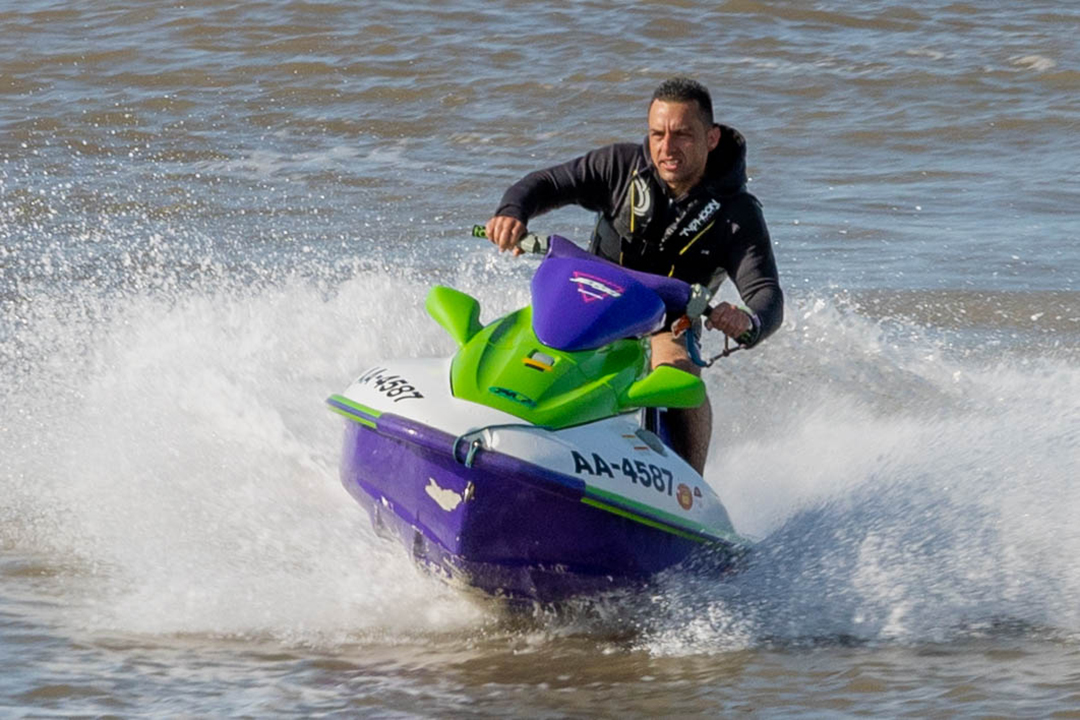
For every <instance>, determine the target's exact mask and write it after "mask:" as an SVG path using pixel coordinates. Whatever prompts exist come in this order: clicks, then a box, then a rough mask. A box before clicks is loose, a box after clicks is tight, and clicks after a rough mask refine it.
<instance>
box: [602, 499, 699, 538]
mask: <svg viewBox="0 0 1080 720" xmlns="http://www.w3.org/2000/svg"><path fill="white" fill-rule="evenodd" d="M581 502H583V503H585V504H586V505H590V506H592V507H595V508H599V509H601V510H606V511H607V512H609V513H614V514H616V515H618V516H619V517H624V518H626V519H627V520H633V521H634V522H636V523H641V524H642V525H648V526H649V527H651V528H656V529H657V530H663V531H664V532H666V533H671V534H672V535H678V536H679V537H681V538H686V539H687V540H693V541H694V542H699V543H702V544H704V543H709V542H712V538H707V537H702V536H701V535H692V534H690V533H688V532H685V531H683V530H679V529H678V528H674V527H672V526H671V525H665V524H663V523H659V522H656V521H655V520H650V519H649V518H646V517H642V516H640V515H635V514H634V513H632V512H630V511H628V510H623V509H622V508H617V507H614V506H612V505H608V504H607V503H602V502H600V501H599V500H593V499H592V498H589V497H584V498H581Z"/></svg>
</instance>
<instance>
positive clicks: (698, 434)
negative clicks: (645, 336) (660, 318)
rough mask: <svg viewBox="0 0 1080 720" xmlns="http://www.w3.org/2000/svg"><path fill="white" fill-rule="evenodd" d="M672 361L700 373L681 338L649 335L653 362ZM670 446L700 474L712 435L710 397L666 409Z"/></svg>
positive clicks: (656, 363)
mask: <svg viewBox="0 0 1080 720" xmlns="http://www.w3.org/2000/svg"><path fill="white" fill-rule="evenodd" d="M658 365H671V366H673V367H676V368H678V369H680V370H685V371H686V372H688V373H691V374H693V375H696V376H698V377H701V368H699V367H698V366H697V365H695V364H694V363H693V362H692V361H691V360H690V355H689V354H688V353H687V352H686V341H685V339H684V338H679V339H675V338H674V337H672V336H671V333H669V332H664V333H657V334H656V335H653V336H652V366H653V367H654V368H655V367H656V366H658ZM667 419H668V428H669V429H670V431H671V445H672V449H673V450H674V451H675V452H677V453H679V455H680V456H682V458H683V459H684V460H686V462H688V463H690V466H691V467H693V468H694V469H695V470H697V472H698V474H699V475H704V474H705V460H706V458H708V456H709V440H710V439H711V438H712V405H711V404H710V403H709V398H708V397H706V398H705V402H703V403H702V404H700V405H698V406H697V407H695V408H679V409H676V408H672V409H670V410H668V411H667Z"/></svg>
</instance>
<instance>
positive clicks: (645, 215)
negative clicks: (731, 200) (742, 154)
mask: <svg viewBox="0 0 1080 720" xmlns="http://www.w3.org/2000/svg"><path fill="white" fill-rule="evenodd" d="M729 197H730V196H729ZM724 204H725V198H723V197H722V196H720V195H719V194H717V193H714V192H711V188H710V187H709V185H708V184H707V183H706V184H703V185H699V186H698V187H696V188H694V189H693V190H691V191H690V194H689V196H688V197H687V198H686V199H685V200H682V201H681V202H678V203H673V202H672V201H671V200H670V199H669V195H668V193H667V191H666V187H664V186H663V185H661V181H660V180H658V179H657V178H656V176H655V174H654V173H653V172H652V171H651V170H650V169H649V168H648V167H647V166H645V167H639V168H637V169H635V170H634V172H633V176H632V178H631V181H630V183H629V184H628V186H627V191H626V193H625V194H624V196H623V198H622V200H621V201H620V202H619V204H618V205H617V207H616V208H615V211H614V213H612V215H611V216H610V217H609V216H608V215H607V214H606V213H601V214H600V217H599V219H598V220H597V223H596V228H595V229H594V231H593V237H592V241H591V243H590V244H589V250H590V251H591V252H593V253H595V254H597V255H600V256H601V257H605V258H607V259H608V260H611V261H613V262H617V263H619V264H620V265H623V266H625V267H628V268H631V269H634V270H644V271H645V272H651V273H655V274H657V275H667V276H669V277H676V278H679V279H680V280H683V281H685V282H688V283H700V284H702V285H706V286H709V287H711V288H712V289H713V290H715V289H716V287H718V286H719V285H720V283H721V282H722V281H723V279H724V270H723V268H720V267H719V265H718V261H719V256H720V253H718V252H715V249H716V246H717V243H719V242H722V241H723V238H724V237H725V236H726V235H727V234H728V233H730V228H729V225H730V221H729V218H728V217H727V213H725V212H724Z"/></svg>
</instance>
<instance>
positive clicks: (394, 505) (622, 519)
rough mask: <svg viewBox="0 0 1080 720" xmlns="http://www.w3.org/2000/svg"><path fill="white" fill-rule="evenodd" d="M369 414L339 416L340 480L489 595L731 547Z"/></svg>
mask: <svg viewBox="0 0 1080 720" xmlns="http://www.w3.org/2000/svg"><path fill="white" fill-rule="evenodd" d="M371 420H372V421H373V422H371V423H367V424H364V425H362V424H360V423H358V422H349V423H347V429H346V433H345V448H344V452H343V455H342V463H341V480H342V484H343V485H344V486H345V488H346V489H347V490H348V491H349V493H350V494H351V495H352V496H353V497H354V498H356V500H357V501H359V502H360V504H361V505H363V506H364V507H365V508H366V509H367V510H368V512H369V514H370V515H371V518H372V522H373V523H374V525H375V527H376V529H377V530H380V531H383V532H385V531H390V532H391V533H393V534H394V535H396V536H397V537H398V538H399V539H400V540H401V541H402V542H403V543H404V544H405V546H406V547H407V548H409V549H410V550H411V552H412V554H413V556H414V558H415V559H416V560H417V561H419V562H422V563H424V564H426V565H428V566H431V567H433V568H434V569H436V570H437V571H441V572H444V573H446V574H448V575H450V576H451V577H453V578H455V579H456V580H459V581H463V582H464V583H466V584H468V585H471V586H474V587H476V588H479V589H481V590H483V591H485V592H487V593H490V594H493V595H498V596H506V597H511V598H521V599H530V600H539V601H541V602H549V601H557V600H561V599H565V598H567V597H570V596H573V595H580V594H592V593H596V592H599V591H602V590H608V589H612V588H616V587H620V586H626V585H633V584H637V583H641V582H643V581H644V580H646V579H647V578H648V577H649V576H651V575H653V574H655V573H657V572H659V571H661V570H663V569H665V568H668V567H671V566H672V565H674V564H676V563H678V562H681V561H682V560H684V559H685V558H687V557H688V556H689V555H690V554H691V553H693V552H695V551H697V550H698V549H700V548H702V546H703V543H705V544H708V545H710V546H712V547H716V545H717V544H720V545H724V546H727V547H731V548H732V557H734V555H735V552H736V550H735V549H734V547H733V546H730V545H729V544H728V543H726V542H724V541H722V540H719V539H717V538H705V537H700V538H695V537H691V536H689V535H688V534H686V533H680V532H673V531H671V530H670V529H664V528H663V527H662V524H660V523H657V522H655V521H653V520H651V519H650V518H648V517H646V516H642V515H641V514H640V509H638V512H637V514H635V513H634V512H627V511H624V510H623V509H621V508H618V507H616V506H613V505H612V504H610V503H611V499H610V498H606V499H605V500H604V501H603V502H600V501H598V500H596V499H595V498H594V497H590V490H589V488H587V486H586V485H585V483H584V482H582V481H581V480H578V479H576V478H573V477H570V476H567V475H562V474H559V473H555V472H552V471H550V470H546V469H544V468H541V467H538V466H536V465H531V464H529V463H526V462H523V461H521V460H518V459H516V458H512V457H510V456H507V455H504V454H501V453H498V452H494V451H488V450H483V449H481V450H479V451H478V452H476V454H475V455H474V457H473V458H472V462H471V466H466V454H467V451H468V447H467V445H466V443H464V442H462V443H456V439H455V438H454V437H453V436H451V435H448V434H446V433H443V432H441V431H438V430H434V429H432V428H430V427H427V426H425V425H421V424H419V423H415V422H412V421H410V420H407V419H405V418H401V417H398V416H394V415H390V414H383V415H381V416H380V417H378V419H377V420H376V419H375V418H371ZM376 423H377V429H373V428H372V427H368V425H374V424H376ZM456 445H457V446H456ZM436 498H439V499H441V501H442V502H441V503H440V502H437V501H436ZM598 505H602V506H603V507H598ZM635 518H636V519H635Z"/></svg>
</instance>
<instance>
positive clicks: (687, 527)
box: [582, 486, 744, 543]
mask: <svg viewBox="0 0 1080 720" xmlns="http://www.w3.org/2000/svg"><path fill="white" fill-rule="evenodd" d="M582 502H584V503H587V504H589V505H593V506H594V507H600V508H603V509H605V510H608V511H610V512H614V513H615V514H617V515H621V516H623V517H625V518H628V519H630V520H634V521H635V522H639V523H643V524H645V525H648V526H650V527H655V528H657V529H659V530H665V531H667V532H669V533H672V534H674V535H679V536H681V537H686V538H689V539H691V540H697V541H698V542H703V543H705V542H712V541H713V539H714V538H717V539H721V540H726V541H728V542H733V543H742V542H744V541H743V540H742V539H741V538H738V537H733V536H732V535H731V533H727V532H722V531H719V530H715V529H713V528H710V527H708V526H705V525H702V524H701V523H696V522H694V521H693V520H687V519H685V518H681V517H679V516H678V515H673V514H671V513H669V512H665V511H663V510H661V509H659V508H655V507H652V506H650V505H645V504H643V503H639V502H636V501H634V500H631V499H630V498H627V497H623V496H622V495H617V494H615V493H612V492H608V491H607V490H601V489H600V488H595V487H592V486H588V487H586V490H585V497H584V498H582ZM612 503H614V505H612ZM618 506H622V507H618ZM627 506H629V508H630V509H626V507H627ZM633 510H637V511H638V512H641V513H644V514H645V515H653V516H655V517H657V518H658V520H652V519H650V518H648V517H645V516H644V515H638V514H637V513H635V512H633Z"/></svg>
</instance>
